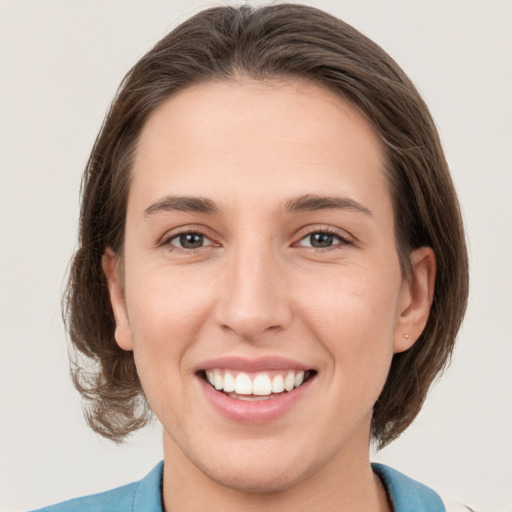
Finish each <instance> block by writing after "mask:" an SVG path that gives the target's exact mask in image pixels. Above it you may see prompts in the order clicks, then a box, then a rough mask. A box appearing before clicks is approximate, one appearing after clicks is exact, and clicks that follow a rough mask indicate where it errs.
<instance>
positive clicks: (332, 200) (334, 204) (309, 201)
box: [144, 194, 372, 217]
mask: <svg viewBox="0 0 512 512" xmlns="http://www.w3.org/2000/svg"><path fill="white" fill-rule="evenodd" d="M284 206H285V210H286V211H288V212H309V211H315V210H328V209H353V210H356V211H359V212H362V213H364V214H366V215H370V216H371V215H372V212H371V211H370V210H369V209H368V208H366V207H365V206H363V205H362V204H360V203H358V202H357V201H354V200H353V199H350V198H348V197H339V196H320V195H314V194H306V195H303V196H299V197H294V198H291V199H289V200H288V201H286V203H285V205H284ZM172 211H179V212H193V213H202V214H205V215H212V214H218V213H220V211H219V209H218V208H217V205H216V204H215V203H214V202H213V201H212V200H211V199H206V198H203V197H195V196H171V195H169V196H165V197H163V198H161V199H159V200H158V201H156V202H155V203H153V204H152V205H151V206H149V207H148V208H146V209H145V210H144V217H148V216H150V215H154V214H156V213H161V212H172Z"/></svg>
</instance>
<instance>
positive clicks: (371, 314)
mask: <svg viewBox="0 0 512 512" xmlns="http://www.w3.org/2000/svg"><path fill="white" fill-rule="evenodd" d="M383 275H385V274H382V273H381V272H379V271H378V269H377V271H375V270H373V271H372V269H371V268H366V269H359V271H354V269H351V271H350V272H342V271H338V272H335V273H333V275H332V276H331V278H330V279H328V280H324V282H327V283H329V286H328V287H324V288H323V289H319V288H318V287H317V286H316V285H315V282H311V283H310V284H309V285H308V286H306V287H303V292H304V294H303V301H302V303H303V306H304V307H302V308H301V309H302V311H301V313H300V314H301V316H302V318H303V321H304V323H305V324H306V325H307V327H308V329H309V330H310V331H311V332H312V333H313V335H314V337H315V338H316V339H317V340H319V341H320V343H322V345H323V346H324V348H325V349H326V351H327V352H328V353H329V354H330V356H331V358H332V360H333V362H334V366H335V368H337V369H338V370H340V369H342V370H343V371H342V374H343V375H349V374H358V375H369V374H370V373H372V372H373V373H375V374H378V375H380V378H381V379H382V377H383V378H384V379H385V375H386V374H387V371H388V368H389V364H390V361H391V358H392V356H393V340H394V329H395V324H396V320H397V301H398V293H399V289H400V282H401V277H400V274H399V272H393V273H391V274H388V275H387V277H386V278H383ZM377 380H379V379H377Z"/></svg>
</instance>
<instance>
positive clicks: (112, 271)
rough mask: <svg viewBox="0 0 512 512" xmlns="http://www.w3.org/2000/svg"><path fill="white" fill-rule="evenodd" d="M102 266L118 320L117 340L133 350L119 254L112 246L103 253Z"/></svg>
mask: <svg viewBox="0 0 512 512" xmlns="http://www.w3.org/2000/svg"><path fill="white" fill-rule="evenodd" d="M101 266H102V267H103V272H104V273H105V277H106V278H107V283H108V292H109V295H110V304H111V305H112V310H113V312H114V318H115V321H116V330H115V338H116V342H117V344H118V345H119V346H120V347H121V348H122V349H124V350H133V341H132V335H131V330H130V322H129V320H128V313H127V311H126V301H125V298H124V288H123V282H122V276H121V275H120V274H121V272H120V262H119V256H117V255H116V254H115V253H114V251H113V250H112V249H110V247H108V248H107V249H106V250H105V253H104V254H103V257H102V259H101Z"/></svg>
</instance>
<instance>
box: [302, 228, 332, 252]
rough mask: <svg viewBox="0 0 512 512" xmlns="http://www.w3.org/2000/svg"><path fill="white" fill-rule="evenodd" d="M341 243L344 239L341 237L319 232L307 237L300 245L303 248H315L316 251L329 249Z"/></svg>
mask: <svg viewBox="0 0 512 512" xmlns="http://www.w3.org/2000/svg"><path fill="white" fill-rule="evenodd" d="M341 241H342V239H341V238H340V237H339V236H336V235H333V234H331V233H324V232H321V231H319V232H316V233H311V234H309V235H307V236H305V237H304V238H303V239H302V240H301V241H300V244H299V245H301V246H302V247H314V248H315V249H325V248H327V247H332V246H333V245H336V244H338V243H340V242H341Z"/></svg>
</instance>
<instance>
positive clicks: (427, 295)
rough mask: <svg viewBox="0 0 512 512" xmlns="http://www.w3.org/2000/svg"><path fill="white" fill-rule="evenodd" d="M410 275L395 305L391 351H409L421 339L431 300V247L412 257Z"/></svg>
mask: <svg viewBox="0 0 512 512" xmlns="http://www.w3.org/2000/svg"><path fill="white" fill-rule="evenodd" d="M411 266H412V273H411V276H410V278H408V279H404V282H403V285H402V290H401V292H400V298H399V304H398V318H397V324H396V329H395V341H394V346H393V348H394V352H395V353H397V352H404V351H405V350H408V349H409V348H411V347H412V346H413V345H414V343H415V342H416V340H417V339H418V338H419V337H420V335H421V333H422V332H423V329H424V328H425V325H426V324H427V320H428V317H429V315H430V308H431V306H432V300H433V297H434V283H435V277H436V258H435V254H434V251H433V250H432V248H431V247H421V248H419V249H416V250H415V251H413V252H412V254H411Z"/></svg>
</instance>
